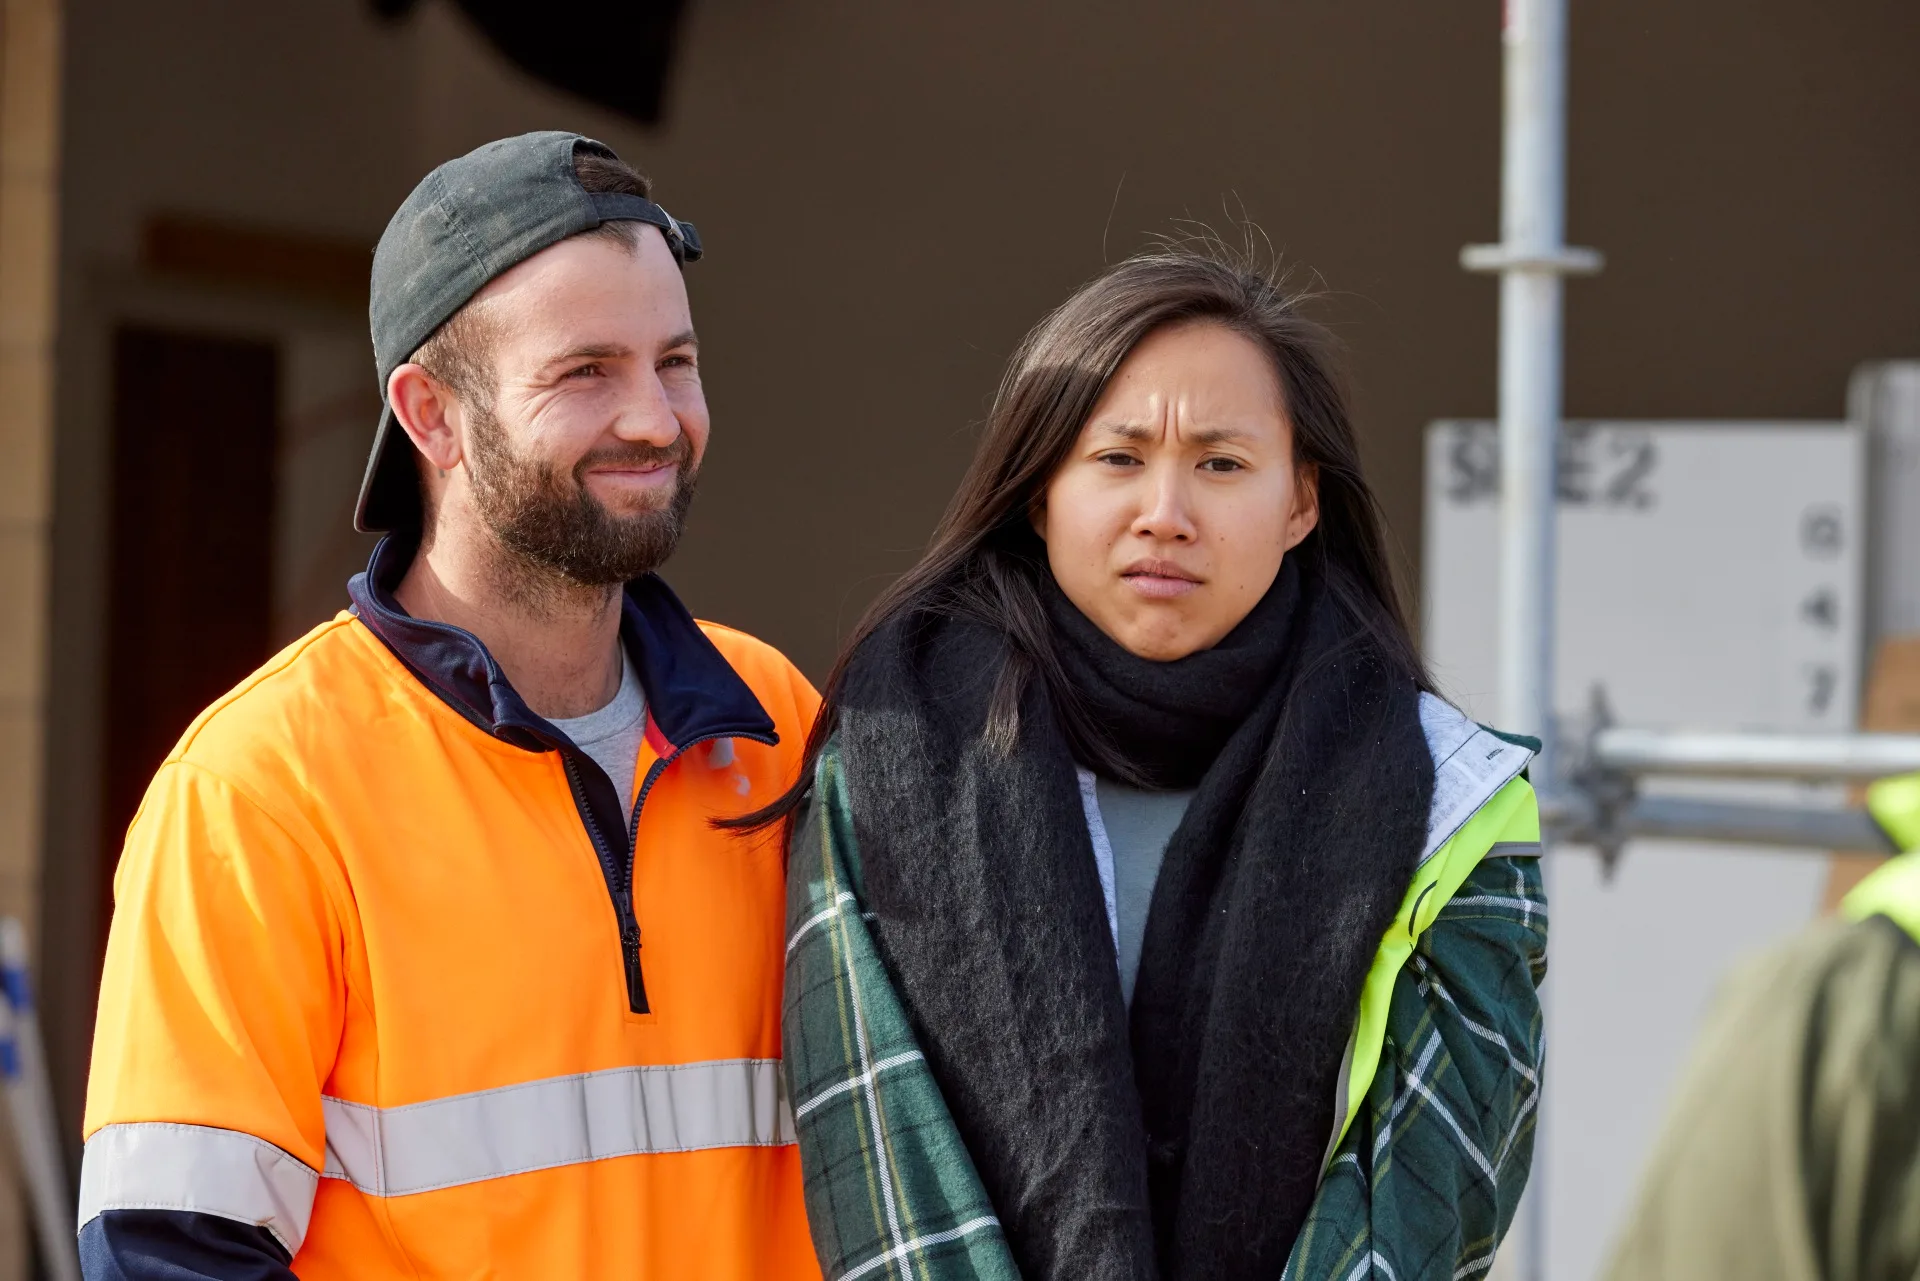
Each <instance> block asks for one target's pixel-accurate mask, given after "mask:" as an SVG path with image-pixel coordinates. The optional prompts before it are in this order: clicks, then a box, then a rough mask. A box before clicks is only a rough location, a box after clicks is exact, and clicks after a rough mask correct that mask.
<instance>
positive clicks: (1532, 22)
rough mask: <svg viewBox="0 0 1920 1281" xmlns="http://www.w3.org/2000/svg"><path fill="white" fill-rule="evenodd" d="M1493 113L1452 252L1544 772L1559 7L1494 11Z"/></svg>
mask: <svg viewBox="0 0 1920 1281" xmlns="http://www.w3.org/2000/svg"><path fill="white" fill-rule="evenodd" d="M1501 40H1502V44H1503V47H1504V62H1505V70H1504V78H1505V90H1504V105H1503V126H1502V146H1501V172H1500V237H1501V241H1500V243H1499V244H1497V245H1470V246H1468V247H1467V248H1466V249H1464V250H1462V251H1461V255H1460V257H1461V264H1462V265H1463V266H1465V267H1466V268H1467V269H1468V270H1469V271H1482V272H1499V273H1500V580H1499V581H1500V604H1499V611H1498V619H1499V634H1498V645H1499V650H1498V652H1499V659H1500V683H1499V704H1498V715H1499V717H1500V721H1501V724H1502V727H1503V728H1506V729H1509V730H1514V731H1517V732H1520V733H1523V734H1533V735H1536V736H1538V737H1539V738H1540V739H1541V740H1542V742H1543V743H1545V744H1546V751H1545V753H1544V754H1543V759H1542V760H1541V761H1540V762H1539V764H1538V767H1537V768H1536V769H1535V771H1534V777H1535V778H1536V779H1539V780H1542V781H1543V782H1544V781H1545V780H1548V779H1552V778H1553V777H1555V775H1554V772H1553V771H1554V765H1553V752H1554V743H1553V648H1554V626H1553V624H1554V601H1555V596H1554V541H1555V540H1554V491H1555V480H1556V469H1557V458H1556V455H1557V444H1558V439H1559V427H1560V352H1561V341H1562V335H1561V314H1560V294H1561V289H1560V278H1561V276H1563V275H1566V274H1569V273H1587V272H1593V271H1597V270H1599V267H1600V255H1599V254H1597V253H1595V252H1593V251H1592V250H1588V249H1570V248H1568V247H1567V246H1566V244H1565V243H1564V237H1565V227H1566V133H1567V0H1505V18H1504V21H1503V24H1502V31H1501ZM1536 1125H1537V1126H1538V1127H1539V1128H1538V1129H1537V1130H1536V1137H1535V1159H1534V1172H1533V1188H1532V1193H1531V1195H1530V1196H1529V1197H1528V1199H1527V1205H1528V1213H1527V1218H1526V1222H1525V1223H1524V1225H1523V1227H1522V1250H1523V1271H1524V1274H1525V1275H1526V1277H1527V1278H1528V1279H1529V1281H1542V1279H1543V1278H1544V1276H1545V1271H1546V1204H1547V1198H1546V1175H1547V1173H1548V1171H1547V1168H1546V1161H1545V1157H1546V1151H1547V1149H1546V1133H1545V1117H1544V1115H1542V1116H1541V1118H1540V1120H1539V1121H1538V1122H1536Z"/></svg>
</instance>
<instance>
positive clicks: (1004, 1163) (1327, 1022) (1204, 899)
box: [839, 556, 1433, 1281]
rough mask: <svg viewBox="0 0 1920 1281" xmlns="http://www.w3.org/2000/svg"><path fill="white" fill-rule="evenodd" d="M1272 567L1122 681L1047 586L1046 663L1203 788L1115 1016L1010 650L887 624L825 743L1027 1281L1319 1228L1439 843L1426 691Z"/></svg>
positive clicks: (1290, 568)
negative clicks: (1349, 1094) (1354, 1074)
mask: <svg viewBox="0 0 1920 1281" xmlns="http://www.w3.org/2000/svg"><path fill="white" fill-rule="evenodd" d="M1295 559H1296V558H1295V557H1293V556H1290V557H1289V558H1288V560H1287V563H1286V565H1285V566H1284V567H1283V569H1282V571H1281V574H1280V576H1279V578H1278V579H1276V581H1275V583H1274V586H1273V588H1272V590H1271V591H1270V592H1269V593H1268V595H1267V596H1266V598H1265V599H1264V600H1263V601H1262V602H1261V603H1260V605H1259V606H1258V607H1257V608H1256V609H1255V610H1254V612H1253V614H1252V615H1250V616H1249V617H1248V618H1247V619H1246V620H1245V621H1244V622H1243V623H1242V624H1241V625H1240V627H1239V628H1237V629H1236V630H1235V631H1234V632H1233V633H1232V634H1231V635H1229V636H1228V637H1227V638H1226V639H1225V640H1224V641H1222V642H1221V643H1220V644H1219V645H1218V646H1216V647H1214V648H1213V649H1211V650H1208V651H1205V652H1203V653H1199V654H1195V655H1193V656H1191V657H1189V658H1184V659H1180V660H1178V661H1176V662H1172V663H1153V662H1149V661H1146V660H1143V659H1139V658H1136V657H1134V656H1133V655H1131V654H1129V653H1127V652H1126V651H1125V650H1123V649H1121V648H1120V646H1118V645H1116V644H1114V643H1113V642H1112V641H1111V640H1109V639H1107V638H1106V636H1105V635H1104V634H1102V633H1101V632H1099V631H1098V629H1097V628H1095V627H1094V626H1093V625H1092V624H1091V623H1089V622H1088V621H1087V620H1086V619H1085V618H1084V617H1083V616H1081V615H1080V614H1079V613H1078V611H1076V610H1074V609H1073V607H1072V606H1071V605H1070V604H1068V603H1067V602H1066V601H1065V600H1064V598H1063V597H1060V596H1058V594H1057V593H1058V589H1057V588H1052V587H1051V584H1050V583H1049V584H1048V587H1049V589H1050V594H1052V595H1053V597H1054V598H1053V600H1052V601H1051V603H1050V605H1049V612H1050V614H1051V616H1052V618H1053V619H1054V625H1055V632H1056V639H1057V644H1058V649H1059V653H1060V657H1061V660H1062V663H1063V665H1064V667H1065V668H1066V670H1067V672H1068V673H1069V676H1070V678H1071V681H1072V684H1073V688H1074V690H1075V691H1076V693H1077V694H1078V696H1079V697H1080V698H1081V700H1082V703H1083V705H1084V706H1085V707H1086V708H1087V709H1088V710H1089V712H1090V713H1091V715H1092V717H1093V720H1094V721H1095V723H1096V725H1097V726H1098V728H1099V729H1100V730H1101V731H1102V732H1104V733H1105V734H1107V735H1108V736H1109V737H1108V741H1109V742H1111V743H1113V744H1114V745H1115V746H1117V747H1118V748H1119V749H1120V750H1121V751H1122V752H1123V753H1124V754H1125V757H1126V759H1127V760H1129V761H1130V762H1132V763H1134V764H1135V765H1136V766H1137V767H1138V770H1139V772H1140V773H1142V774H1144V775H1146V776H1149V777H1152V778H1154V779H1156V780H1158V781H1160V782H1162V783H1164V784H1165V785H1167V786H1193V785H1196V784H1197V787H1198V791H1197V793H1196V795H1195V797H1194V800H1193V802H1192V804H1191V805H1190V806H1189V808H1188V810H1187V814H1186V817H1185V819H1184V821H1183V822H1182V823H1181V825H1180V828H1179V830H1178V831H1176V832H1175V834H1174V836H1173V839H1172V841H1171V842H1170V844H1169V846H1168V848H1167V852H1166V857H1165V860H1164V862H1163V864H1162V867H1161V872H1160V878H1159V881H1158V883H1157V884H1156V886H1155V888H1154V893H1153V901H1152V906H1151V908H1150V911H1149V914H1148V920H1147V926H1146V935H1145V942H1144V947H1143V952H1142V956H1141V962H1140V973H1139V979H1138V982H1137V986H1136V988H1135V993H1134V1001H1133V1007H1132V1011H1131V1016H1129V1011H1128V1009H1127V1007H1126V1005H1125V1004H1124V1003H1123V1001H1122V998H1121V994H1120V982H1119V977H1118V973H1117V969H1116V965H1115V959H1114V952H1113V942H1112V935H1111V932H1110V929H1109V926H1108V922H1107V918H1106V908H1105V903H1104V899H1103V897H1102V894H1101V890H1100V884H1099V879H1098V873H1097V871H1096V868H1095V863H1094V856H1093V849H1092V844H1091V840H1090V838H1089V836H1088V833H1087V826H1086V819H1085V815H1084V811H1083V810H1082V807H1081V801H1080V796H1079V790H1078V785H1077V782H1076V779H1075V774H1074V759H1073V753H1072V751H1071V749H1070V748H1069V746H1068V742H1067V737H1066V735H1065V734H1064V733H1063V732H1062V730H1061V728H1060V720H1059V718H1057V717H1056V715H1055V713H1054V709H1053V705H1052V701H1051V699H1050V698H1049V697H1048V695H1047V694H1046V692H1045V690H1044V689H1043V688H1041V685H1040V682H1038V681H1037V680H1036V681H1034V682H1032V683H1031V686H1030V688H1029V689H1028V690H1027V692H1026V695H1025V697H1024V699H1023V701H1022V702H1021V704H1020V719H1019V732H1018V734H1017V736H1016V738H1015V741H1014V745H1013V747H1012V749H1011V750H1010V751H1008V750H1005V749H1004V748H1003V747H1002V746H999V745H996V743H995V742H994V741H993V740H992V739H991V738H990V736H989V735H987V734H986V733H985V729H986V725H987V719H988V708H989V704H990V702H991V699H992V695H993V690H994V687H995V682H996V678H997V677H998V676H999V673H1000V671H1001V668H1002V666H1003V664H1004V662H1005V660H1006V656H1007V650H1008V642H1007V640H1006V638H1005V637H1004V636H1003V635H1002V634H1001V633H1000V632H999V631H998V630H997V629H995V628H994V627H992V626H990V625H988V624H986V623H983V622H979V621H975V620H972V619H969V618H955V617H951V616H929V615H921V616H914V617H905V618H901V619H897V620H895V621H894V622H892V623H891V624H889V625H888V626H886V627H884V628H883V629H882V630H881V631H879V632H878V633H876V634H875V635H874V636H873V637H872V638H871V639H869V640H868V642H867V643H866V644H865V645H863V647H862V648H861V650H860V651H859V653H858V654H857V655H856V656H855V660H854V662H853V664H852V665H851V667H850V669H849V673H848V682H847V685H846V698H845V702H844V703H843V714H842V720H841V723H840V728H839V741H840V746H841V753H842V758H843V760H844V761H845V764H846V769H847V780H848V785H849V790H850V794H851V796H852V800H853V805H854V833H855V837H856V839H857V842H858V853H859V861H860V863H861V866H862V875H863V880H864V883H865V894H866V899H867V905H868V907H869V908H870V909H871V910H872V911H873V912H874V913H875V932H876V937H877V938H878V941H879V945H880V948H881V952H882V955H883V956H884V958H885V960H886V963H887V965H888V968H889V971H890V973H891V975H892V977H893V980H894V982H895V984H896V986H897V988H898V990H899V993H900V996H901V998H902V999H903V1001H904V1002H905V1005H906V1008H907V1011H908V1013H909V1015H910V1017H911V1018H912V1019H913V1021H914V1025H915V1029H916V1031H917V1033H918V1034H919V1038H920V1042H921V1045H922V1047H923V1048H924V1050H925V1052H926V1055H927V1059H928V1062H929V1064H930V1065H931V1067H932V1070H933V1073H934V1076H935V1078H936V1079H937V1080H938V1081H939V1084H940V1088H941V1091H942V1093H943V1095H944V1096H945V1099H946V1102H947V1105H948V1107H949V1109H950V1110H951V1112H952V1114H953V1117H954V1120H955V1122H956V1124H957V1125H958V1127H959V1130H960V1134H961V1137H962V1138H963V1139H964V1140H965V1142H966V1145H967V1150H968V1152H969V1154H970V1155H971V1156H972V1158H973V1161H974V1165H975V1167H976V1168H977V1170H978V1171H979V1174H980V1177H981V1179H982V1181H983V1182H984V1184H985V1186H986V1190H987V1193H988V1195H989V1196H990V1197H991V1198H992V1200H993V1204H994V1207H995V1210H996V1211H997V1213H998V1214H999V1216H1000V1219H1001V1222H1002V1224H1003V1225H1004V1228H1005V1231H1006V1234H1007V1239H1008V1241H1009V1243H1010V1244H1011V1246H1012V1249H1013V1252H1014V1256H1015V1258H1016V1259H1017V1261H1018V1262H1019V1265H1020V1268H1021V1272H1022V1275H1023V1276H1025V1277H1026V1278H1027V1279H1028V1281H1067V1279H1068V1278H1072V1279H1074V1281H1084V1279H1086V1278H1098V1279H1101V1281H1105V1279H1108V1278H1112V1279H1114V1281H1122V1279H1127V1281H1131V1279H1135V1278H1138V1279H1140V1281H1146V1279H1148V1278H1155V1277H1158V1278H1163V1279H1164V1281H1202V1279H1204V1281H1238V1279H1240V1278H1246V1279H1247V1281H1255V1279H1256V1278H1257V1279H1259V1281H1272V1278H1274V1277H1277V1276H1278V1275H1279V1274H1280V1270H1281V1268H1282V1267H1283V1266H1284V1264H1285V1262H1286V1258H1287V1254H1288V1251H1289V1250H1290V1249H1291V1247H1292V1244H1293V1239H1294V1236H1295V1235H1296V1233H1297V1232H1298V1230H1299V1227H1300V1224H1301V1222H1302V1221H1303V1219H1304V1218H1305V1215H1306V1212H1307V1210H1308V1208H1309V1206H1310V1205H1311V1203H1312V1199H1313V1194H1314V1191H1315V1188H1316V1187H1317V1185H1318V1181H1319V1175H1320V1164H1321V1161H1322V1159H1323V1157H1324V1155H1325V1152H1326V1148H1327V1144H1328V1140H1329V1138H1330V1137H1331V1132H1332V1127H1333V1124H1334V1119H1335V1118H1334V1116H1333V1101H1334V1094H1335V1084H1336V1078H1337V1075H1338V1073H1339V1070H1340V1062H1341V1058H1342V1055H1343V1053H1344V1050H1345V1047H1346V1043H1347V1039H1348V1036H1349V1034H1350V1033H1351V1031H1352V1027H1353V1016H1354V1011H1355V1009H1356V1007H1357V1005H1358V1001H1359V993H1360V987H1361V983H1362V981H1363V979H1364V978H1365V975H1366V971H1367V968H1368V965H1369V963H1370V962H1371V960H1372V957H1373V955H1374V952H1375V950H1376V949H1377V948H1378V946H1379V943H1380V939H1381V936H1382V934H1383V933H1384V931H1385V929H1386V927H1387V925H1388V923H1389V922H1390V921H1391V920H1392V918H1393V914H1394V912H1395V910H1396V909H1397V907H1398V906H1399V903H1400V900H1401V898H1402V896H1403V895H1404V894H1405V892H1406V887H1407V884H1408V882H1409V880H1410V879H1411V876H1412V873H1413V869H1414V866H1415V863H1416V862H1417V860H1418V857H1419V853H1420V850H1421V847H1422V844H1423V842H1424V838H1425V834H1426V822H1427V810H1428V805H1429V802H1430V799H1431V796H1432V791H1433V765H1432V760H1431V757H1430V756H1429V755H1428V751H1427V746H1426V741H1425V738H1424V736H1423V734H1422V732H1421V729H1420V719H1419V710H1418V691H1417V690H1416V688H1415V686H1414V684H1413V682H1412V681H1411V679H1409V678H1408V677H1406V676H1404V675H1403V674H1401V673H1399V672H1397V671H1395V670H1394V669H1393V668H1392V667H1391V665H1390V664H1388V663H1387V662H1385V661H1384V660H1383V659H1382V658H1381V657H1380V656H1379V655H1378V654H1377V653H1376V652H1375V650H1374V649H1373V647H1372V646H1371V645H1370V644H1369V643H1368V642H1366V641H1365V640H1364V639H1363V638H1362V636H1361V633H1360V632H1359V629H1358V628H1357V627H1356V626H1355V625H1354V624H1353V622H1352V621H1351V620H1350V619H1349V618H1348V617H1347V615H1346V614H1345V612H1344V611H1342V610H1341V609H1340V608H1339V607H1338V606H1337V605H1336V603H1335V602H1334V601H1333V600H1332V599H1331V598H1330V597H1329V595H1328V593H1327V592H1326V590H1325V586H1324V583H1323V582H1322V581H1321V580H1320V578H1319V576H1318V573H1317V572H1316V571H1313V570H1306V571H1303V570H1301V569H1299V568H1297V567H1296V565H1295Z"/></svg>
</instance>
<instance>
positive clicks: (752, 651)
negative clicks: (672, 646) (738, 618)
mask: <svg viewBox="0 0 1920 1281" xmlns="http://www.w3.org/2000/svg"><path fill="white" fill-rule="evenodd" d="M699 623H700V631H701V633H702V634H703V635H705V636H706V638H707V640H708V641H710V642H711V643H712V645H713V647H714V648H715V649H717V650H719V651H720V656H721V657H722V658H724V659H726V660H727V666H729V667H731V668H733V670H734V671H735V672H737V673H738V674H739V676H740V679H741V680H743V681H745V682H746V683H747V686H748V688H750V689H751V690H753V692H754V695H755V697H757V698H759V699H760V701H761V703H762V704H763V705H766V707H767V711H768V713H769V714H771V715H772V716H773V718H774V719H775V721H780V720H783V719H784V718H785V717H784V716H783V711H785V710H786V709H783V708H777V707H774V706H772V705H771V704H770V702H769V700H777V701H782V702H787V703H789V705H790V707H791V714H794V715H798V716H800V717H801V718H802V719H803V720H811V719H812V717H813V713H814V711H815V709H817V708H818V707H819V705H820V694H819V691H817V690H815V689H814V687H813V682H811V681H809V680H808V679H807V678H806V677H805V676H804V675H803V674H801V671H800V669H799V668H798V667H795V666H794V665H793V661H792V660H791V659H789V658H788V657H787V656H786V655H785V654H783V653H781V652H780V651H779V650H777V649H775V648H774V647H773V646H772V645H769V644H767V642H765V641H763V640H761V639H760V638H759V637H757V636H750V635H748V634H747V633H746V632H743V631H741V630H739V629H738V628H735V627H729V626H727V625H726V624H725V623H712V622H708V621H707V620H705V619H701V620H699Z"/></svg>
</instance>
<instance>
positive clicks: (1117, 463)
mask: <svg viewBox="0 0 1920 1281" xmlns="http://www.w3.org/2000/svg"><path fill="white" fill-rule="evenodd" d="M1094 461H1095V462H1098V463H1105V464H1107V466H1109V467H1138V466H1139V465H1140V460H1139V459H1138V458H1135V457H1134V456H1133V455H1132V454H1122V453H1119V452H1117V451H1116V452H1114V453H1111V454H1101V455H1099V456H1098V457H1096V458H1095V459H1094Z"/></svg>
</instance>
